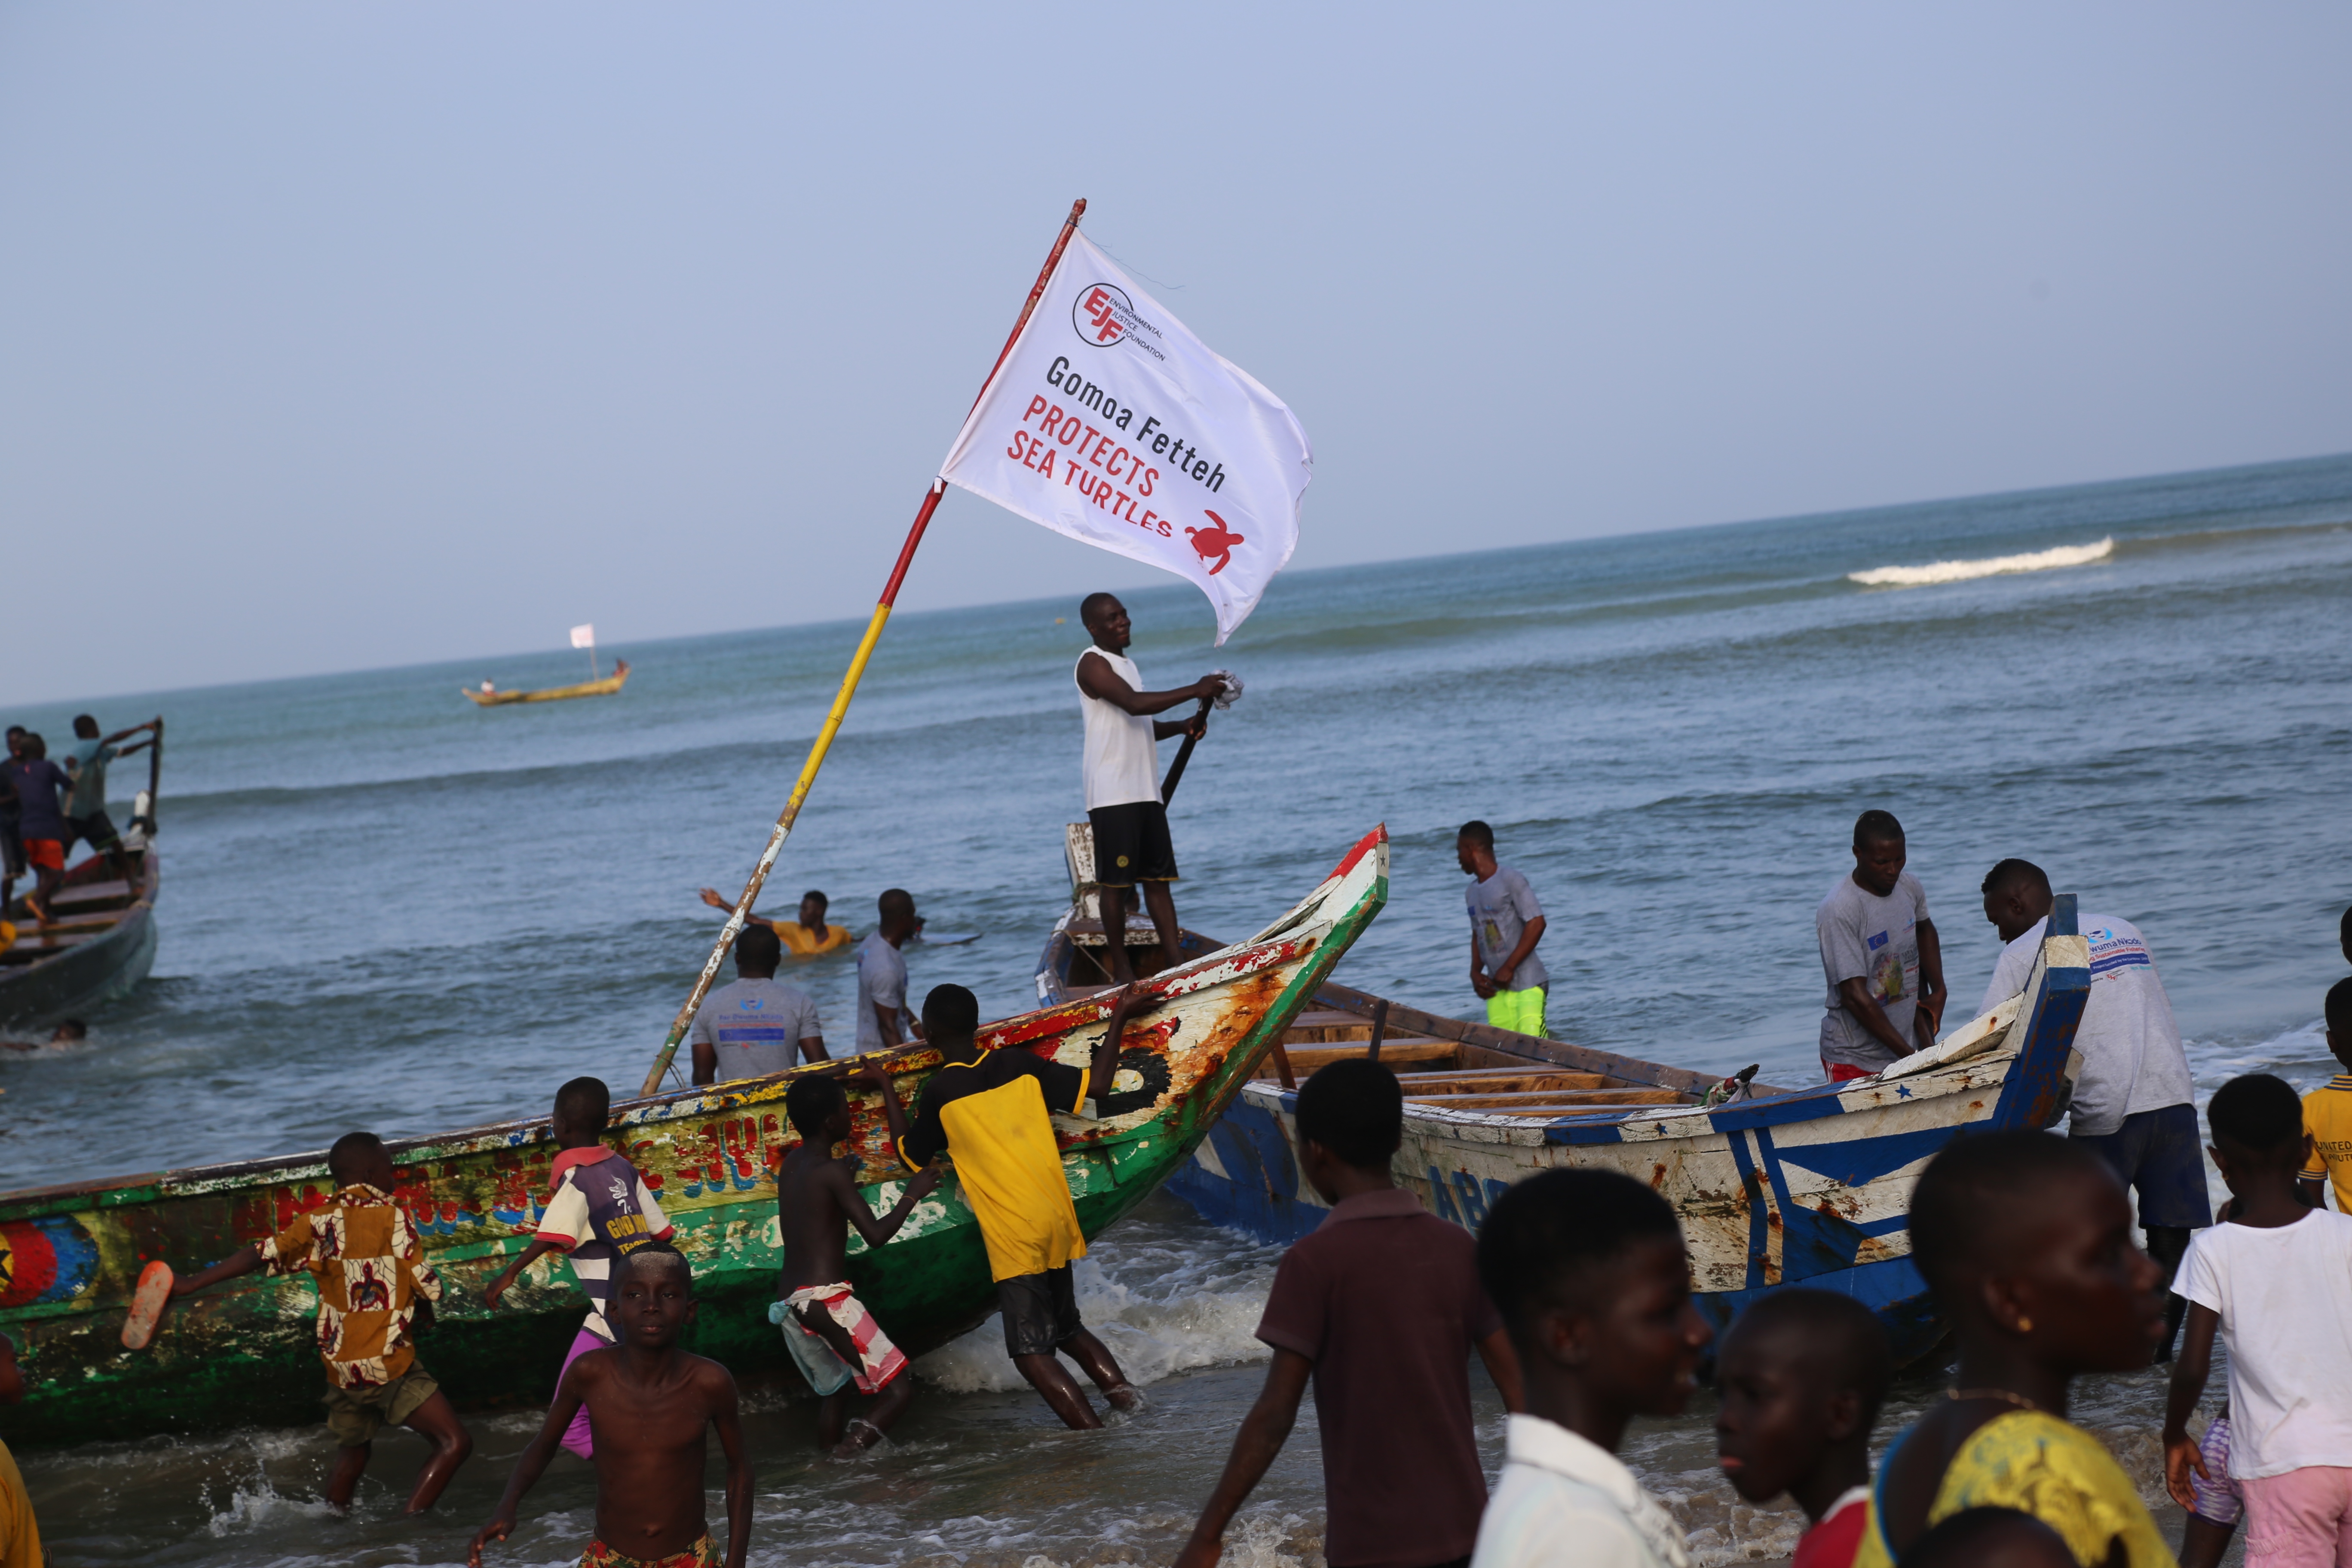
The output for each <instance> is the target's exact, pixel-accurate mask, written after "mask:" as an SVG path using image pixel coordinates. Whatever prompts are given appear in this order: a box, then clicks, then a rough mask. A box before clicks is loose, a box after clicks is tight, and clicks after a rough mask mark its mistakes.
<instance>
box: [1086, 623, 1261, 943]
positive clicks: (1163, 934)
mask: <svg viewBox="0 0 2352 1568" xmlns="http://www.w3.org/2000/svg"><path fill="white" fill-rule="evenodd" d="M1078 619H1079V620H1080V621H1082V622H1084V623H1085V624H1086V628H1087V632H1088V633H1089V634H1090V635H1091V636H1092V637H1094V646H1093V647H1089V648H1088V649H1087V651H1086V652H1084V653H1082V654H1080V655H1079V656H1078V665H1077V669H1076V679H1077V684H1078V708H1079V710H1080V711H1081V712H1082V713H1083V714H1085V716H1086V721H1087V740H1086V759H1085V766H1084V770H1083V772H1084V778H1085V784H1086V792H1087V821H1088V822H1090V823H1091V824H1092V825H1093V827H1094V839H1095V882H1096V884H1097V887H1099V888H1100V889H1101V895H1100V896H1101V900H1102V922H1103V939H1104V948H1105V950H1106V953H1107V963H1108V967H1109V970H1110V977H1111V979H1112V981H1113V982H1114V983H1115V984H1120V985H1125V984H1129V982H1131V981H1132V980H1134V978H1135V967H1134V965H1133V964H1132V963H1129V959H1128V956H1127V942H1126V935H1127V910H1128V896H1129V893H1131V892H1132V891H1133V890H1134V888H1135V885H1136V884H1137V883H1138V882H1140V883H1142V884H1143V904H1144V908H1146V909H1148V910H1150V911H1151V924H1152V926H1153V928H1154V929H1155V930H1157V931H1159V933H1160V952H1161V953H1162V954H1163V955H1164V957H1165V959H1166V961H1167V962H1169V963H1174V962H1175V960H1176V955H1177V953H1178V952H1179V951H1180V950H1179V948H1178V946H1177V935H1176V930H1177V928H1176V900H1175V897H1174V896H1173V895H1172V894H1171V892H1170V891H1169V889H1168V884H1170V883H1171V882H1173V881H1174V880H1175V879H1176V849H1175V846H1174V845H1173V844H1172V843H1171V841H1170V839H1169V837H1168V807H1167V805H1166V804H1165V803H1164V802H1163V801H1162V800H1161V799H1160V758H1159V754H1158V752H1157V749H1156V748H1157V743H1158V742H1161V741H1164V740H1167V739H1168V738H1169V737H1170V736H1171V735H1189V736H1192V737H1194V738H1195V739H1197V738H1198V737H1200V736H1201V735H1202V734H1204V733H1206V732H1207V730H1208V727H1209V721H1208V720H1207V718H1206V717H1205V716H1202V715H1199V714H1195V715H1194V716H1192V717H1191V718H1188V719H1181V720H1173V721H1171V720H1160V721H1154V720H1153V719H1152V717H1151V715H1152V714H1154V713H1165V712H1166V711H1168V710H1170V709H1171V708H1181V707H1182V706H1183V705H1184V704H1185V703H1187V702H1205V701H1208V700H1212V699H1213V698H1216V697H1219V696H1222V695H1223V692H1224V690H1225V683H1224V679H1223V677H1221V676H1217V675H1204V676H1202V678H1201V679H1198V680H1196V681H1194V682H1193V683H1192V685H1190V686H1181V687H1178V688H1177V689H1175V690H1173V691H1146V690H1144V689H1143V676H1142V674H1141V672H1140V671H1139V670H1138V669H1137V668H1135V661H1134V660H1133V659H1130V658H1128V657H1127V644H1128V638H1129V634H1130V633H1131V631H1132V629H1133V628H1132V627H1131V626H1130V625H1129V621H1128V616H1127V606H1126V605H1122V604H1120V603H1119V602H1118V597H1117V596H1116V595H1110V594H1089V595H1087V598H1086V602H1085V603H1084V604H1082V605H1079V606H1078Z"/></svg>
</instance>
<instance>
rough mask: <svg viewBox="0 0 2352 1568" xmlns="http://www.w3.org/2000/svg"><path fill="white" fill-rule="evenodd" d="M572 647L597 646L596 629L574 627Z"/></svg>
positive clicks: (591, 627) (592, 627)
mask: <svg viewBox="0 0 2352 1568" xmlns="http://www.w3.org/2000/svg"><path fill="white" fill-rule="evenodd" d="M595 646H596V628H595V627H594V626H574V627H572V647H595Z"/></svg>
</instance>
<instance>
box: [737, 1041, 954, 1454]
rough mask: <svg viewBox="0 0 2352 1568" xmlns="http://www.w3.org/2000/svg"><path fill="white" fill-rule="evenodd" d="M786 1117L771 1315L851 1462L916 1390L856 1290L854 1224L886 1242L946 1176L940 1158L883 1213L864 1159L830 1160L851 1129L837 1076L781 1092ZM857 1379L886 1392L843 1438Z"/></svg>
mask: <svg viewBox="0 0 2352 1568" xmlns="http://www.w3.org/2000/svg"><path fill="white" fill-rule="evenodd" d="M784 1114H785V1116H787V1117H788V1118H790V1119H791V1121H792V1124H793V1131H796V1132H798V1133H799V1134H800V1135H801V1141H800V1143H799V1144H798V1145H797V1146H796V1147H795V1148H794V1149H793V1152H791V1153H789V1154H786V1155H785V1156H784V1163H783V1166H782V1169H780V1170H778V1171H777V1173H776V1223H777V1226H778V1227H779V1228H780V1229H781V1231H782V1235H783V1240H784V1267H783V1271H782V1274H780V1275H779V1276H778V1278H777V1280H776V1295H777V1297H778V1300H775V1301H774V1302H772V1303H771V1304H770V1306H769V1308H768V1321H770V1322H772V1323H773V1324H775V1325H776V1327H777V1328H779V1329H780V1330H782V1331H783V1336H784V1348H785V1349H786V1350H787V1351H789V1352H792V1358H793V1363H794V1364H795V1365H797V1366H798V1367H799V1368H800V1369H801V1375H802V1376H803V1377H805V1378H807V1379H808V1381H809V1386H810V1387H811V1388H813V1389H814V1390H815V1391H816V1393H817V1394H818V1396H819V1397H820V1398H821V1399H822V1400H823V1401H824V1403H823V1404H822V1405H819V1406H818V1407H817V1420H816V1427H817V1438H816V1440H817V1446H818V1447H824V1448H831V1449H833V1451H834V1456H835V1458H849V1457H850V1456H851V1455H853V1454H856V1453H859V1452H861V1451H862V1450H864V1449H866V1448H870V1447H873V1446H874V1445H875V1444H876V1443H877V1442H879V1441H881V1439H882V1435H883V1433H885V1432H887V1431H888V1430H889V1429H890V1423H891V1422H893V1421H895V1420H897V1419H898V1416H899V1414H900V1413H901V1412H903V1411H904V1410H905V1409H906V1408H907V1402H908V1400H910V1399H912V1398H913V1397H914V1395H915V1383H914V1379H912V1378H910V1377H908V1376H907V1375H906V1372H907V1358H906V1356H905V1355H904V1354H903V1353H901V1352H900V1351H899V1349H898V1346H897V1345H894V1344H892V1343H891V1342H890V1336H889V1335H887V1334H886V1333H884V1332H883V1331H882V1325H881V1324H879V1323H877V1322H876V1321H874V1315H873V1314H872V1313H871V1312H868V1311H867V1310H866V1304H865V1303H864V1302H862V1301H860V1300H858V1299H857V1297H856V1295H855V1294H854V1293H853V1292H852V1291H851V1289H850V1288H849V1257H848V1247H846V1245H845V1242H846V1239H847V1228H848V1227H849V1226H856V1227H857V1234H858V1235H859V1236H861V1237H864V1238H865V1240H866V1246H867V1247H880V1246H882V1245H883V1244H884V1243H885V1242H887V1241H888V1240H889V1239H890V1238H891V1237H894V1236H896V1235H898V1227H899V1226H902V1225H905V1224H906V1223H907V1216H908V1215H910V1214H912V1213H914V1211H915V1205H917V1204H919V1203H920V1202H921V1201H922V1200H923V1199H924V1198H925V1197H926V1196H928V1195H929V1194H930V1192H931V1190H932V1189H933V1188H935V1187H937V1186H938V1185H939V1184H940V1168H939V1166H938V1165H936V1164H931V1165H926V1166H924V1167H923V1168H922V1169H921V1170H919V1171H918V1172H916V1173H915V1174H914V1177H913V1179H912V1180H910V1181H908V1183H907V1190H906V1191H905V1192H904V1193H903V1194H900V1196H899V1198H898V1206H897V1207H896V1208H893V1209H892V1210H891V1211H890V1212H889V1213H888V1214H887V1215H884V1216H882V1217H881V1218H880V1219H876V1218H875V1217H874V1211H873V1210H872V1209H870V1208H868V1207H867V1206H866V1199H865V1197H864V1195H863V1194H860V1193H859V1192H858V1190H857V1178H856V1163H857V1156H856V1155H855V1154H852V1155H850V1156H849V1157H848V1158H847V1159H845V1160H836V1159H835V1158H834V1157H833V1151H834V1147H835V1145H836V1144H838V1143H840V1142H842V1141H843V1140H844V1139H845V1138H847V1137H848V1136H849V1097H848V1096H847V1095H845V1094H844V1093H843V1092H842V1089H841V1083H840V1081H839V1080H838V1079H830V1078H811V1079H802V1080H801V1081H800V1082H798V1083H795V1084H794V1085H793V1087H792V1088H791V1089H787V1090H785V1091H784ZM853 1379H854V1380H856V1384H857V1392H858V1393H860V1394H880V1395H881V1396H882V1397H881V1399H880V1400H879V1401H877V1403H876V1404H875V1405H874V1407H873V1408H872V1409H870V1410H868V1411H867V1412H866V1414H865V1415H861V1416H859V1417H857V1418H856V1420H854V1421H851V1422H849V1423H848V1426H847V1434H846V1436H845V1435H844V1427H843V1421H842V1418H843V1416H844V1415H845V1414H846V1405H847V1402H848V1396H847V1392H846V1391H847V1389H848V1387H849V1384H850V1383H851V1381H852V1380H853Z"/></svg>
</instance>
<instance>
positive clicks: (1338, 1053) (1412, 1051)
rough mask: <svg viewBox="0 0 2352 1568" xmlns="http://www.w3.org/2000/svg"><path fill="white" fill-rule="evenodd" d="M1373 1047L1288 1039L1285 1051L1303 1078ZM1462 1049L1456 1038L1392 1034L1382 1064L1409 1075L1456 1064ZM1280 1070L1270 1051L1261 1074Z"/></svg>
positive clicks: (1361, 1042) (1273, 1074) (1267, 1075)
mask: <svg viewBox="0 0 2352 1568" xmlns="http://www.w3.org/2000/svg"><path fill="white" fill-rule="evenodd" d="M1368 1049H1370V1041H1368V1040H1355V1041H1346V1042H1342V1043H1341V1044H1339V1045H1336V1046H1294V1045H1291V1044H1290V1043H1289V1042H1288V1041H1285V1042H1284V1043H1283V1050H1284V1052H1285V1053H1286V1055H1287V1056H1288V1057H1289V1058H1290V1070H1291V1072H1292V1073H1293V1074H1295V1075H1296V1076H1297V1077H1299V1078H1302V1079H1303V1078H1305V1077H1306V1076H1307V1074H1309V1073H1311V1072H1313V1071H1314V1070H1315V1069H1316V1068H1319V1067H1328V1066H1329V1065H1330V1064H1331V1063H1333V1062H1337V1061H1349V1060H1353V1059H1355V1058H1360V1057H1361V1056H1363V1055H1364V1053H1365V1052H1366V1051H1367V1050H1368ZM1461 1050H1462V1047H1459V1046H1457V1045H1455V1044H1454V1042H1453V1041H1452V1040H1432V1039H1425V1038H1421V1037H1413V1036H1407V1037H1403V1038H1399V1037H1397V1036H1395V1035H1391V1036H1390V1037H1388V1038H1387V1039H1385V1040H1382V1041H1381V1065H1382V1066H1384V1067H1387V1068H1391V1069H1393V1070H1394V1071H1397V1072H1400V1073H1408V1074H1409V1073H1412V1072H1413V1069H1414V1068H1432V1067H1452V1066H1453V1065H1454V1062H1455V1061H1456V1060H1457V1059H1458V1058H1459V1057H1460V1055H1461ZM1280 1070H1281V1069H1280V1068H1277V1067H1276V1065H1275V1060H1274V1055H1273V1053H1272V1052H1270V1051H1269V1052H1268V1053H1267V1054H1266V1058H1265V1060H1264V1061H1262V1062H1260V1063H1258V1068H1257V1076H1258V1077H1260V1078H1274V1077H1276V1076H1278V1075H1279V1073H1280Z"/></svg>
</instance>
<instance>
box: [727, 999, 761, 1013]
mask: <svg viewBox="0 0 2352 1568" xmlns="http://www.w3.org/2000/svg"><path fill="white" fill-rule="evenodd" d="M735 1005H737V1006H738V1007H740V1008H742V1009H743V1011H745V1012H746V1013H756V1012H758V1011H759V1010H760V1009H761V1008H762V1007H764V1006H766V1005H768V999H767V998H766V997H764V996H746V997H744V998H743V999H742V1000H741V1001H740V1002H738V1003H736V1004H735Z"/></svg>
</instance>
